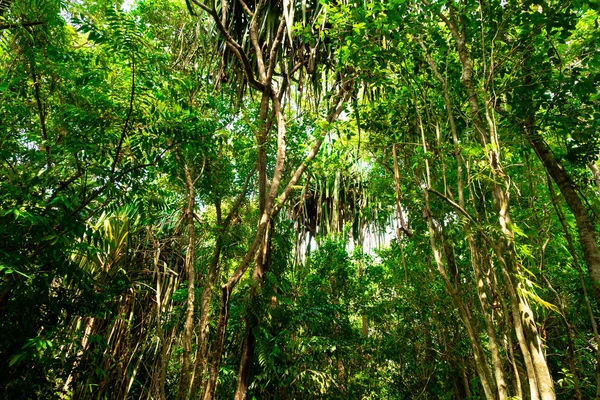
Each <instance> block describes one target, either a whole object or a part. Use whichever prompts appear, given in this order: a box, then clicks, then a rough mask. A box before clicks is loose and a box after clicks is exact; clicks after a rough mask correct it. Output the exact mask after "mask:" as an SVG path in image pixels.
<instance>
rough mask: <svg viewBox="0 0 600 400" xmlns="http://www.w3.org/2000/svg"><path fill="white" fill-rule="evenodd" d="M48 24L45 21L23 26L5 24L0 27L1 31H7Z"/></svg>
mask: <svg viewBox="0 0 600 400" xmlns="http://www.w3.org/2000/svg"><path fill="white" fill-rule="evenodd" d="M45 23H46V22H45V21H36V22H23V23H21V24H4V25H0V31H3V30H5V29H14V28H18V27H21V26H22V27H27V26H36V25H44V24H45Z"/></svg>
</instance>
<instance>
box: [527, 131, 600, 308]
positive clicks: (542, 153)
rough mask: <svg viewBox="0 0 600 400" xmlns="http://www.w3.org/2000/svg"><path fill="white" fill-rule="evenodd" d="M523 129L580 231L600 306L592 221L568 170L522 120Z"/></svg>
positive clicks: (599, 253)
mask: <svg viewBox="0 0 600 400" xmlns="http://www.w3.org/2000/svg"><path fill="white" fill-rule="evenodd" d="M523 130H524V132H525V134H526V135H527V140H528V142H529V144H530V145H531V147H533V149H534V150H535V153H536V154H537V156H538V158H539V159H540V161H541V162H542V164H543V165H544V167H545V168H546V171H548V174H549V175H550V176H551V177H552V180H553V181H554V183H556V186H558V189H559V190H560V193H561V194H562V195H563V197H564V199H565V201H566V203H567V205H568V206H569V208H570V209H571V212H572V213H573V216H574V217H575V223H576V225H577V231H578V232H579V242H580V243H581V249H582V250H583V259H584V261H585V263H586V265H587V270H588V274H589V275H590V277H591V278H592V281H593V282H594V297H595V298H596V303H597V304H598V305H599V306H600V249H599V248H598V239H597V238H596V231H595V229H594V224H593V222H592V220H591V219H590V217H589V215H588V213H587V210H586V208H585V206H584V205H583V202H582V201H581V199H580V198H579V196H578V195H577V192H576V189H575V187H574V185H573V184H572V183H571V180H570V179H569V176H568V175H567V171H565V169H564V168H563V167H562V165H560V163H559V162H558V160H557V159H556V157H554V154H552V151H551V150H550V149H549V148H548V145H547V144H546V142H544V139H543V138H542V137H541V136H540V134H539V133H537V132H536V130H535V127H534V126H533V125H532V124H531V123H525V124H524V127H523Z"/></svg>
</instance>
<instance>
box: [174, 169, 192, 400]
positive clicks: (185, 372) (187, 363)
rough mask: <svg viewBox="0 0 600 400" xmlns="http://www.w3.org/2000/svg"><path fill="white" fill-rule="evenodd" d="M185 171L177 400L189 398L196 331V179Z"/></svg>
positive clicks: (187, 170)
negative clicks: (184, 286) (182, 315)
mask: <svg viewBox="0 0 600 400" xmlns="http://www.w3.org/2000/svg"><path fill="white" fill-rule="evenodd" d="M183 171H184V173H185V185H186V189H187V196H188V199H187V206H186V209H185V213H186V218H187V231H188V232H187V233H188V247H187V251H186V254H185V271H186V275H187V278H188V285H187V290H188V296H187V308H186V313H185V324H184V327H183V339H182V345H183V354H182V359H181V378H180V379H179V389H178V391H177V400H184V399H187V398H188V390H189V388H190V372H191V365H192V336H193V332H194V290H195V288H194V284H195V279H196V272H195V269H194V267H195V265H194V264H195V259H196V257H195V253H196V231H195V227H194V223H195V220H194V204H195V199H194V197H195V191H194V180H193V179H192V176H191V175H190V171H189V169H188V167H187V165H186V164H185V163H184V164H183Z"/></svg>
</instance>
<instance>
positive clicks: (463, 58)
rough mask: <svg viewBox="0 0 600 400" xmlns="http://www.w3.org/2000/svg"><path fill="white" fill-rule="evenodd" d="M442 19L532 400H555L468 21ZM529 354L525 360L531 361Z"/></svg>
mask: <svg viewBox="0 0 600 400" xmlns="http://www.w3.org/2000/svg"><path fill="white" fill-rule="evenodd" d="M438 15H439V17H440V19H442V21H443V22H444V23H445V24H446V25H447V26H448V28H449V29H450V32H451V33H452V36H453V37H454V40H455V42H456V47H457V51H458V56H459V59H460V62H461V65H462V76H461V82H462V85H463V87H464V88H465V91H466V93H467V97H468V103H469V111H470V116H471V120H472V123H473V125H474V127H475V130H476V131H477V132H478V134H479V135H478V136H479V138H480V143H481V145H482V147H483V148H484V149H485V151H486V155H487V158H488V164H489V166H490V168H491V171H492V174H493V175H494V182H493V183H492V195H493V199H494V204H495V206H496V212H497V214H498V220H499V224H500V228H501V231H502V238H501V240H500V243H499V245H500V247H499V248H498V249H497V250H498V253H497V255H499V256H501V258H502V260H503V262H501V264H502V265H503V270H504V273H505V274H506V275H507V277H506V278H507V279H506V280H507V282H506V284H507V287H508V289H509V294H510V299H511V307H512V311H513V321H514V322H515V329H516V331H517V338H519V342H520V343H521V344H522V345H521V350H522V351H523V352H525V353H527V352H528V353H529V354H530V357H531V362H532V365H531V366H532V367H533V370H529V369H528V375H530V376H529V380H530V384H531V385H530V386H531V388H530V389H531V394H532V398H534V396H535V394H536V393H535V392H536V390H534V386H535V387H537V391H539V395H540V397H541V399H542V400H554V399H555V398H556V396H555V394H554V383H553V381H552V378H551V376H550V371H549V370H548V365H547V363H546V359H545V356H544V353H543V349H542V342H541V338H540V336H539V332H538V331H537V327H536V325H535V320H534V316H533V312H532V310H531V308H530V307H529V304H528V302H527V300H526V299H525V298H524V296H523V295H521V294H520V293H517V288H520V289H521V291H524V290H526V288H524V287H522V286H523V284H522V283H521V282H515V280H518V278H517V277H518V276H519V275H520V274H521V272H520V270H519V267H518V262H517V257H516V253H515V249H514V232H513V230H512V222H511V219H510V213H509V193H508V187H509V185H508V181H507V178H506V176H505V173H504V171H503V169H502V164H501V160H500V147H499V143H498V137H497V134H496V130H495V125H494V124H493V121H492V120H491V118H488V120H487V121H488V124H489V126H487V127H486V124H485V123H484V121H483V119H482V115H483V114H482V110H481V108H480V105H479V95H478V94H477V92H476V90H475V87H474V85H473V65H472V62H471V59H470V56H469V51H468V49H467V45H466V39H467V37H466V35H467V33H466V25H465V23H464V21H461V25H460V27H459V25H458V23H457V20H456V18H455V12H454V9H453V8H452V7H450V14H449V16H446V15H444V14H442V13H439V14H438ZM459 20H460V18H459ZM484 101H485V102H486V104H488V103H489V99H487V98H484ZM486 111H487V107H486ZM488 143H490V144H491V146H488ZM521 319H522V321H521ZM517 320H519V321H517ZM519 327H520V328H519ZM526 349H527V350H526ZM525 353H524V358H525V359H527V356H526V355H525ZM526 365H527V362H526ZM534 384H535V385H534Z"/></svg>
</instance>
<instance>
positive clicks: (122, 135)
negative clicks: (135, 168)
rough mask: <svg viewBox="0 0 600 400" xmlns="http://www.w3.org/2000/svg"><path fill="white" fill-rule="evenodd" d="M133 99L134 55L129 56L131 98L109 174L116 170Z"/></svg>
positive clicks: (131, 112) (131, 111) (131, 110)
mask: <svg viewBox="0 0 600 400" xmlns="http://www.w3.org/2000/svg"><path fill="white" fill-rule="evenodd" d="M134 99H135V55H134V54H132V55H131V96H130V98H129V111H128V112H127V117H126V118H125V124H124V125H123V131H122V132H121V138H120V139H119V144H118V145H117V150H116V151H115V157H114V159H113V164H112V167H111V169H110V172H111V173H114V172H115V168H117V164H118V163H119V158H120V157H121V148H122V147H123V141H124V140H125V136H127V128H128V127H129V121H130V120H131V114H133V101H134Z"/></svg>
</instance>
